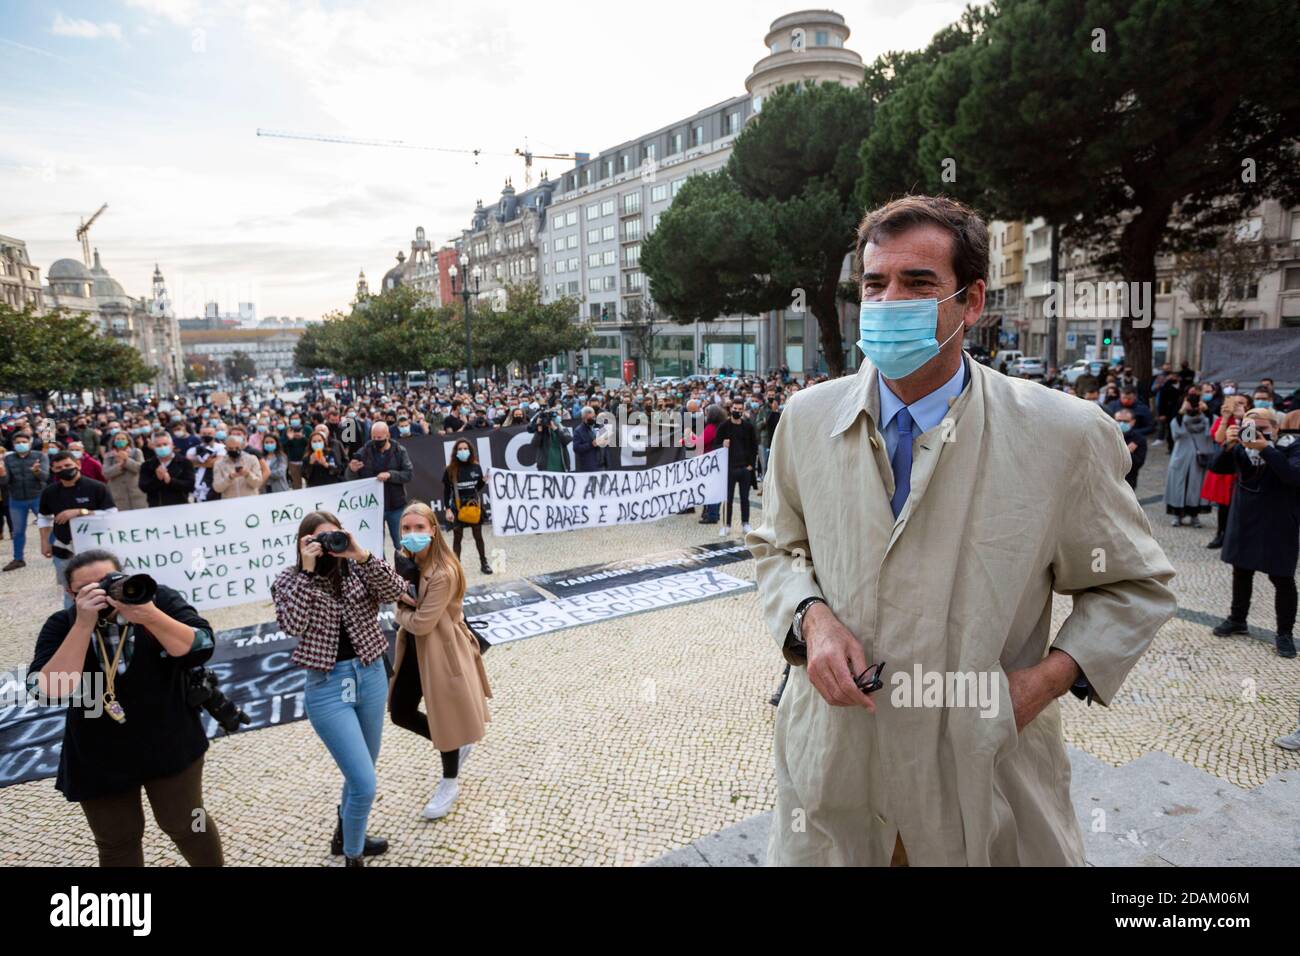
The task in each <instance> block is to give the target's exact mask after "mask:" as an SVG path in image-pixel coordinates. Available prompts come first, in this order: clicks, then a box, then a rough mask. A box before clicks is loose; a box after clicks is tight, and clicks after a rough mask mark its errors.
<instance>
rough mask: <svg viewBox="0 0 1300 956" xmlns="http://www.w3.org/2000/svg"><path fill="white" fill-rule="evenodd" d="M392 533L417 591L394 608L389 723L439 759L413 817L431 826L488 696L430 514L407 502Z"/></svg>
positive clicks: (445, 807)
mask: <svg viewBox="0 0 1300 956" xmlns="http://www.w3.org/2000/svg"><path fill="white" fill-rule="evenodd" d="M399 527H400V534H401V539H400V541H399V544H400V546H401V554H402V555H403V556H405V557H407V558H409V559H410V560H411V561H413V562H414V563H415V567H416V568H417V569H418V579H419V584H418V585H417V586H416V594H415V596H414V597H412V596H410V595H403V597H402V600H401V602H399V603H398V605H397V624H398V628H399V630H398V632H397V654H396V662H395V664H394V666H393V678H392V680H391V681H390V683H389V690H388V710H389V713H390V714H391V715H392V718H393V723H394V724H396V725H397V726H398V727H401V728H403V729H405V730H409V731H411V732H412V733H416V734H419V735H420V736H422V737H425V738H427V739H428V740H429V741H430V742H432V744H433V745H434V746H435V747H437V748H438V750H439V751H440V752H441V754H442V780H441V782H440V783H439V784H438V788H437V790H435V791H434V794H433V796H432V797H430V798H429V802H428V803H427V804H425V807H424V810H423V811H422V813H421V816H423V817H424V818H425V819H426V820H437V819H439V818H441V817H445V816H446V815H447V814H448V813H449V812H451V807H452V804H454V803H455V802H456V797H457V795H458V794H459V792H460V782H459V779H460V768H461V767H462V766H463V765H464V763H465V758H466V757H467V756H468V755H469V751H470V746H471V745H472V744H473V743H475V742H476V741H479V740H482V739H483V734H484V731H485V730H486V724H487V722H488V720H490V719H491V717H490V715H489V714H488V707H487V698H489V697H491V696H492V689H491V688H490V687H489V686H488V680H487V672H486V671H484V669H483V658H482V656H481V655H480V653H479V649H478V641H477V640H476V639H475V637H474V635H473V633H472V632H471V631H470V629H469V627H468V626H467V625H466V624H465V613H464V610H463V609H462V606H461V602H462V601H463V600H464V597H465V573H464V571H462V570H461V566H460V561H459V560H457V558H456V556H455V555H454V554H452V552H451V549H450V548H448V547H447V542H446V541H444V540H443V537H442V534H441V533H440V532H439V530H438V524H437V518H436V517H435V516H434V513H433V510H432V509H431V508H430V507H429V506H428V505H426V504H424V503H423V502H420V501H417V502H413V503H412V504H410V505H408V506H407V507H406V510H405V511H403V512H402V521H401V525H400V526H399ZM421 699H423V700H424V709H425V713H424V714H421V713H420V711H419V703H420V700H421Z"/></svg>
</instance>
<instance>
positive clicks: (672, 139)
mask: <svg viewBox="0 0 1300 956" xmlns="http://www.w3.org/2000/svg"><path fill="white" fill-rule="evenodd" d="M681 151H682V134H681V133H670V134H669V136H668V155H669V156H676V155H677V154H678V153H680V152H681Z"/></svg>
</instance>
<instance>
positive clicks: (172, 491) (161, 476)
mask: <svg viewBox="0 0 1300 956" xmlns="http://www.w3.org/2000/svg"><path fill="white" fill-rule="evenodd" d="M152 447H153V457H152V458H146V459H145V462H144V464H143V465H141V466H140V490H141V491H143V492H144V493H145V495H146V496H147V497H148V499H149V507H150V508H162V507H165V506H166V505H183V504H186V503H187V502H188V501H189V500H190V492H192V491H193V490H194V463H193V462H192V461H190V460H189V459H188V458H186V457H184V456H181V455H177V454H176V447H175V445H173V444H172V436H171V435H170V434H169V433H168V432H166V431H164V430H163V429H161V428H160V429H159V430H158V431H156V432H154V433H153V442H152Z"/></svg>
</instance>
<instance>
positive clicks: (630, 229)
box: [623, 219, 641, 242]
mask: <svg viewBox="0 0 1300 956" xmlns="http://www.w3.org/2000/svg"><path fill="white" fill-rule="evenodd" d="M640 238H641V220H640V219H629V220H628V221H627V222H625V223H623V241H624V242H636V241H637V240H639V239H640Z"/></svg>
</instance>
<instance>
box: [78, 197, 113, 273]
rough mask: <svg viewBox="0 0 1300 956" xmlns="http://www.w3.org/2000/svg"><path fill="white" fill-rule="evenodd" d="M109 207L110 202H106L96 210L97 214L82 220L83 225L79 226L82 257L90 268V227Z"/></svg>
mask: <svg viewBox="0 0 1300 956" xmlns="http://www.w3.org/2000/svg"><path fill="white" fill-rule="evenodd" d="M107 208H108V203H104V205H102V206H100V207H99V208H98V209H96V210H95V214H94V215H93V216H91V217H90V218H89V219H83V220H81V225H80V226H78V227H77V238H78V239H80V240H81V258H82V260H83V261H84V262H85V263H86V268H87V269H89V268H90V227H91V225H93V224H94V222H95V220H96V219H98V218H99V216H100V213H102V212H103V211H104V210H105V209H107Z"/></svg>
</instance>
